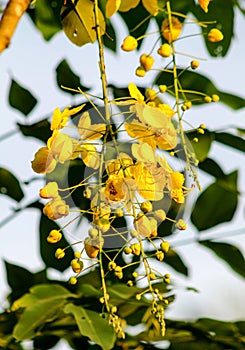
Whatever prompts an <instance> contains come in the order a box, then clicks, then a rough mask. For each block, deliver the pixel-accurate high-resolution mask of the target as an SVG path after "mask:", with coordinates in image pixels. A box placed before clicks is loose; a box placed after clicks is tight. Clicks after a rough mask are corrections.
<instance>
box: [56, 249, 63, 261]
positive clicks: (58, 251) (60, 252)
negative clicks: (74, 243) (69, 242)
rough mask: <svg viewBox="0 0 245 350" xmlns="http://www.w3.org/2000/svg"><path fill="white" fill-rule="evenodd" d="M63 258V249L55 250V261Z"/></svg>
mask: <svg viewBox="0 0 245 350" xmlns="http://www.w3.org/2000/svg"><path fill="white" fill-rule="evenodd" d="M64 256H65V252H64V249H61V248H58V249H56V252H55V257H56V258H57V259H62V258H64Z"/></svg>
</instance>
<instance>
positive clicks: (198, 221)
mask: <svg viewBox="0 0 245 350" xmlns="http://www.w3.org/2000/svg"><path fill="white" fill-rule="evenodd" d="M237 175H238V172H237V171H234V172H232V173H230V174H228V175H225V176H224V177H222V178H218V179H217V180H216V181H215V182H214V183H213V184H211V185H210V186H208V187H207V188H206V189H205V190H204V191H203V192H202V193H201V194H200V196H199V197H198V198H197V201H196V204H195V206H194V209H193V211H192V214H191V221H192V223H193V224H194V225H195V226H196V228H197V229H198V230H199V231H203V230H207V229H209V228H211V227H213V226H216V225H218V224H220V223H223V222H227V221H230V220H231V219H232V218H233V215H234V213H235V211H236V208H237V203H238V190H237Z"/></svg>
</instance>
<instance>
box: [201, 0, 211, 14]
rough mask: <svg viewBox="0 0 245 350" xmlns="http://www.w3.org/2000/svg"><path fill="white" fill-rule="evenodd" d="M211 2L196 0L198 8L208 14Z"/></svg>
mask: <svg viewBox="0 0 245 350" xmlns="http://www.w3.org/2000/svg"><path fill="white" fill-rule="evenodd" d="M210 1H211V0H198V3H199V5H200V7H201V8H202V9H203V11H204V12H208V5H209V3H210Z"/></svg>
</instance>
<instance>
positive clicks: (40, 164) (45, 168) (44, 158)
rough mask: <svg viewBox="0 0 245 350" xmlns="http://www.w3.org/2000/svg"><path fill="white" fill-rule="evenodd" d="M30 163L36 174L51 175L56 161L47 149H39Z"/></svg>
mask: <svg viewBox="0 0 245 350" xmlns="http://www.w3.org/2000/svg"><path fill="white" fill-rule="evenodd" d="M31 163H32V164H31V166H32V169H33V170H34V171H35V172H36V173H38V174H46V173H51V172H52V171H53V170H54V169H55V167H56V160H55V159H54V158H53V157H52V154H51V152H50V150H49V149H48V148H47V147H42V148H40V149H39V150H38V151H37V152H36V154H35V157H34V160H33V161H32V162H31Z"/></svg>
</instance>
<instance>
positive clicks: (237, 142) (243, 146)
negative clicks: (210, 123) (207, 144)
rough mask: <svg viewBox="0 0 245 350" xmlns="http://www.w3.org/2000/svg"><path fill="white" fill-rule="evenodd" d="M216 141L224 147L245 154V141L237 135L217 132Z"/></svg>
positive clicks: (215, 134)
mask: <svg viewBox="0 0 245 350" xmlns="http://www.w3.org/2000/svg"><path fill="white" fill-rule="evenodd" d="M214 137H215V141H218V142H221V143H223V144H224V145H227V146H230V147H233V148H235V149H237V150H238V151H241V152H245V140H244V139H242V138H241V137H238V136H236V135H232V134H230V133H227V132H215V133H214Z"/></svg>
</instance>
